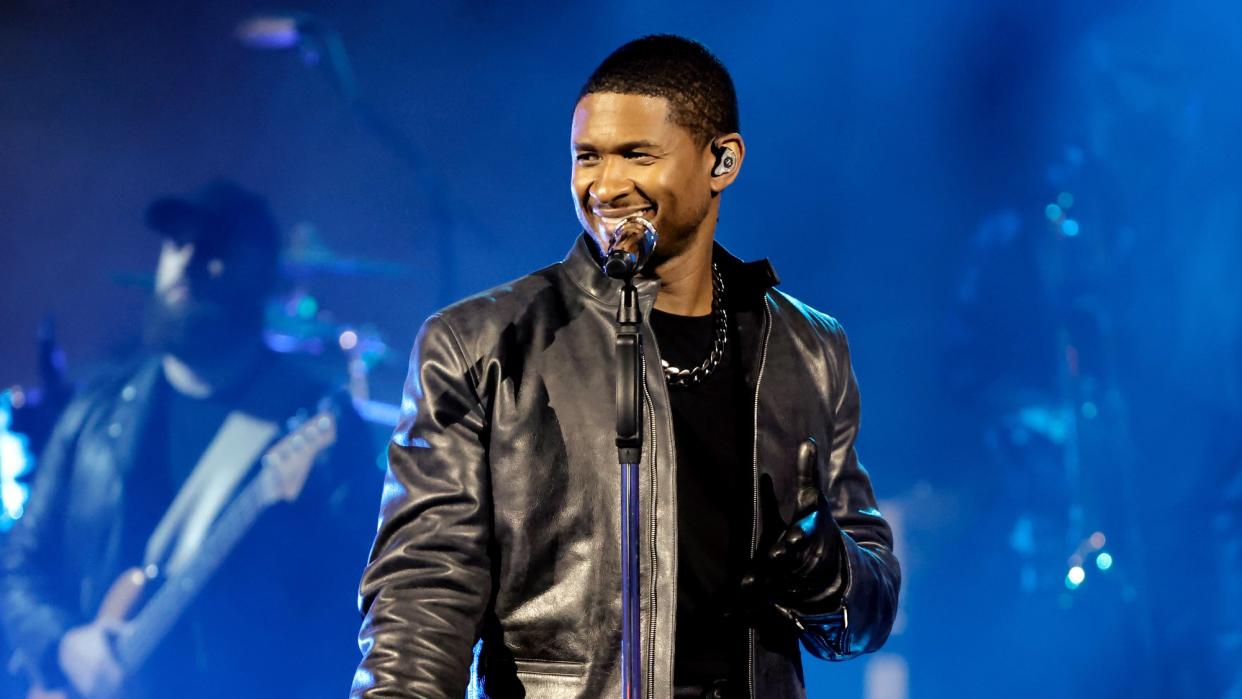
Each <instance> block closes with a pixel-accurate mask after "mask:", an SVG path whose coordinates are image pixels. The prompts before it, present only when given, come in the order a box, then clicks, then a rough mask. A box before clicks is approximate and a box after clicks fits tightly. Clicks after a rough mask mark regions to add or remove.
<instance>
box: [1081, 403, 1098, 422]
mask: <svg viewBox="0 0 1242 699" xmlns="http://www.w3.org/2000/svg"><path fill="white" fill-rule="evenodd" d="M1099 414H1100V409H1099V408H1098V407H1096V405H1095V403H1092V402H1091V401H1087V402H1086V403H1083V404H1082V416H1083V417H1085V418H1087V419H1088V420H1093V419H1095V416H1096V415H1099Z"/></svg>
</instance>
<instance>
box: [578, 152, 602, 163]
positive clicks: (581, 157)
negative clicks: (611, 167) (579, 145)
mask: <svg viewBox="0 0 1242 699" xmlns="http://www.w3.org/2000/svg"><path fill="white" fill-rule="evenodd" d="M574 160H576V161H578V162H580V163H593V162H595V161H596V160H599V155H598V154H596V153H579V154H577V155H575V156H574Z"/></svg>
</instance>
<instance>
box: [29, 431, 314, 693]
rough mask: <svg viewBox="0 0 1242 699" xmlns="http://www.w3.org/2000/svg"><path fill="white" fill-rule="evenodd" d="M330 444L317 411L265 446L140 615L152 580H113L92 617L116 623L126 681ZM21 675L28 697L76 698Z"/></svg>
mask: <svg viewBox="0 0 1242 699" xmlns="http://www.w3.org/2000/svg"><path fill="white" fill-rule="evenodd" d="M335 441H336V418H335V416H334V414H333V413H332V412H331V411H330V410H322V411H320V412H319V413H318V414H316V415H314V416H312V417H311V418H310V419H308V420H306V421H304V422H303V423H302V424H301V425H300V426H299V427H297V428H296V429H294V430H293V431H292V432H290V433H289V434H287V435H286V436H285V437H284V438H282V439H281V440H280V441H278V442H276V444H274V445H272V446H271V447H270V448H268V449H267V450H266V451H265V452H264V453H263V456H262V457H261V458H260V463H261V464H262V471H260V473H259V475H257V476H256V477H255V478H254V479H252V480H251V481H250V483H249V484H247V485H246V486H245V488H243V489H242V491H241V493H240V494H238V495H237V497H236V498H234V499H233V501H232V502H230V503H229V504H228V506H227V507H226V508H225V509H224V511H223V513H222V514H221V515H220V517H219V518H218V519H217V520H216V521H215V523H214V524H213V525H212V528H211V530H210V531H209V532H208V534H207V535H206V537H205V538H204V539H203V541H202V544H201V545H200V546H199V548H198V551H197V552H196V554H195V556H194V558H192V559H191V560H190V562H189V563H188V564H187V565H186V566H184V567H183V568H182V569H181V570H180V571H178V572H177V573H175V574H173V575H170V576H169V577H168V578H167V579H166V580H165V581H164V582H163V584H161V585H160V586H159V588H158V589H157V590H155V591H154V593H153V594H151V595H150V599H149V600H148V601H147V602H146V604H145V605H142V608H141V609H140V610H137V611H136V612H135V608H136V607H137V606H138V604H139V602H140V601H141V600H142V599H143V598H144V597H145V595H144V592H146V588H147V586H148V585H149V584H150V583H151V581H150V580H149V579H148V577H147V575H146V573H144V572H143V569H142V568H131V569H129V570H127V571H125V572H124V573H122V574H121V576H120V577H119V578H118V579H117V580H116V582H114V583H112V587H111V588H109V589H108V594H107V595H106V596H105V597H104V600H103V602H102V603H101V604H100V607H99V612H98V614H96V616H95V618H96V620H98V621H113V622H122V625H121V630H120V631H119V632H118V633H117V634H116V636H115V638H114V639H113V641H114V643H113V653H114V655H115V657H116V660H117V662H118V663H119V664H120V666H121V670H122V672H123V674H124V676H126V677H129V676H132V675H133V674H134V672H136V671H137V670H138V669H139V668H140V667H141V666H142V663H143V661H145V660H146V659H147V657H148V656H150V655H151V653H152V651H154V650H155V649H156V648H157V647H159V644H160V641H162V640H163V638H164V636H165V635H166V634H167V633H168V631H169V630H171V629H172V627H173V625H174V624H175V623H176V621H177V619H179V618H180V616H181V614H182V612H183V611H185V608H186V607H187V606H188V605H189V603H190V602H191V601H192V600H193V599H194V597H195V596H196V595H197V594H198V593H199V591H201V590H202V588H203V586H204V585H205V584H206V583H207V581H208V580H209V579H210V577H211V575H212V573H214V572H215V570H216V569H217V568H219V566H220V564H221V563H222V562H223V561H224V559H225V558H226V557H227V556H228V554H229V552H230V551H232V550H233V547H234V546H236V545H237V543H238V542H239V541H240V540H241V539H242V537H243V536H244V535H245V534H246V532H247V531H249V530H250V527H251V526H252V525H253V524H254V522H255V520H256V519H258V517H259V515H260V514H262V513H263V511H264V510H266V509H267V508H268V507H269V506H271V505H273V504H275V503H277V502H282V501H283V502H292V501H294V500H296V499H297V497H298V495H299V494H300V493H301V492H302V486H303V485H305V483H306V477H307V475H308V474H309V473H310V469H311V466H312V465H314V463H315V459H316V458H317V457H318V456H319V454H320V453H322V452H323V450H324V449H326V448H328V447H329V446H331V445H332V444H333V443H334V442H335ZM27 670H28V671H30V674H31V675H32V676H31V689H30V690H29V692H28V693H27V695H26V699H71V698H72V697H73V696H74V695H73V694H71V693H70V692H69V691H67V690H63V689H55V690H50V689H46V688H45V687H44V685H43V683H42V682H41V680H40V678H39V677H38V676H37V674H35V673H34V672H33V668H29V667H28V668H27ZM122 695H123V690H122Z"/></svg>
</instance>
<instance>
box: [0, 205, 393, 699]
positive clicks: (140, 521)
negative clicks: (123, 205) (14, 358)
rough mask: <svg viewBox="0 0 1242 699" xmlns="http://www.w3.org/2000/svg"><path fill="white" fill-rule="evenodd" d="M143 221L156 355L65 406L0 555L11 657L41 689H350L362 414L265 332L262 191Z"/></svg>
mask: <svg viewBox="0 0 1242 699" xmlns="http://www.w3.org/2000/svg"><path fill="white" fill-rule="evenodd" d="M146 223H147V225H148V226H149V227H150V228H151V229H153V230H154V231H156V232H157V233H158V234H159V235H160V240H161V245H162V247H161V249H160V256H159V263H158V268H157V270H156V281H155V294H154V298H153V299H152V302H151V305H150V308H149V312H148V314H147V318H146V324H145V328H144V335H145V337H144V339H145V344H146V346H147V347H148V349H149V352H148V353H145V354H144V355H143V356H139V357H135V358H133V360H132V361H131V362H130V363H129V364H128V365H127V366H125V367H123V368H121V369H119V370H117V371H113V372H109V373H108V374H107V375H106V376H102V377H101V378H99V379H98V380H95V381H92V382H91V383H90V384H89V385H88V386H87V387H86V388H85V389H84V390H82V391H81V392H80V393H79V395H78V396H77V397H76V398H75V399H74V400H73V402H72V403H70V405H69V406H68V407H67V409H66V410H65V412H64V414H63V415H62V416H61V418H60V420H59V422H58V423H57V425H56V427H55V430H54V431H53V433H52V435H51V438H50V441H49V443H48V445H47V447H46V449H45V450H44V452H43V455H42V458H41V459H40V461H39V464H38V467H37V470H36V472H35V476H34V481H33V485H32V488H31V496H30V500H29V502H28V503H27V507H26V512H25V515H24V516H23V517H22V518H21V519H20V520H18V522H17V524H16V525H15V526H14V529H13V531H12V532H11V534H10V535H9V537H8V539H7V542H6V545H5V548H4V550H3V555H2V557H0V609H2V610H3V611H2V612H0V623H2V624H3V628H4V631H5V633H6V636H7V638H8V641H9V643H10V645H11V646H12V647H13V648H15V649H17V653H16V655H15V657H14V658H13V661H12V662H11V663H10V667H11V669H14V670H19V671H21V672H22V673H23V674H25V675H26V676H27V677H29V678H30V680H31V684H32V686H33V687H34V688H35V689H34V690H32V695H31V696H66V693H67V695H69V696H79V695H80V696H84V697H88V698H91V699H93V698H96V697H109V696H127V697H128V696H177V697H181V698H182V699H185V698H187V697H197V696H209V695H210V696H231V697H243V696H255V697H260V696H261V697H269V696H298V697H311V696H325V697H326V696H339V695H341V694H344V693H345V692H346V691H348V687H347V685H345V684H344V680H343V679H342V678H344V677H348V675H349V673H348V670H349V668H350V667H351V666H352V664H353V662H354V654H355V652H356V651H355V650H354V645H353V637H354V632H355V630H356V628H357V622H356V619H357V616H356V615H357V612H356V609H355V606H354V605H355V599H356V589H355V581H356V579H357V576H358V573H359V571H360V570H361V568H362V565H363V563H364V562H365V555H366V548H367V545H368V544H369V543H370V540H371V538H372V535H373V533H374V520H373V515H372V512H373V508H374V502H375V499H376V496H377V495H378V491H379V487H380V482H379V474H378V472H377V471H375V470H374V469H371V468H368V465H369V464H370V463H372V458H371V456H369V455H368V447H367V446H366V442H365V440H364V439H363V430H362V429H361V423H360V421H359V420H358V418H357V415H356V414H355V413H354V412H353V410H352V407H351V406H350V404H349V402H348V401H347V400H346V401H326V402H325V401H321V398H323V397H324V396H325V394H326V393H327V391H328V387H327V386H324V385H321V384H320V383H319V382H318V381H316V380H313V379H311V378H310V377H309V376H307V375H305V374H303V373H302V372H301V371H299V370H297V369H295V368H293V367H292V366H291V363H290V361H288V360H287V358H285V357H282V356H281V355H278V354H276V353H274V352H272V351H270V350H269V349H267V347H266V346H265V345H264V343H263V337H262V329H263V309H264V302H265V300H266V296H267V294H268V293H269V292H270V291H271V290H272V288H273V286H274V283H275V281H276V279H277V272H278V254H279V250H280V242H279V239H280V236H279V231H278V228H277V226H276V223H275V221H274V220H273V218H272V215H271V213H270V212H269V209H268V206H267V204H266V202H265V201H264V200H263V199H262V198H261V197H259V196H257V195H255V194H253V193H250V192H247V191H245V190H243V189H241V188H240V187H238V186H236V185H234V184H231V183H228V182H221V181H217V182H213V183H211V184H209V185H208V186H206V187H205V188H203V189H202V190H200V191H199V192H197V193H195V194H193V195H191V196H188V197H166V198H163V199H159V200H157V201H155V202H154V203H152V204H151V205H150V207H149V208H148V209H147V212H146ZM326 403H332V404H333V409H332V410H330V411H327V412H322V413H319V414H315V413H316V410H318V409H319V407H317V406H319V405H321V404H326ZM299 418H300V419H301V420H302V423H301V427H300V429H299V428H298V419H299ZM291 429H297V433H296V435H295V436H293V437H292V438H291V439H285V440H282V441H281V442H280V443H279V444H278V446H279V448H278V449H275V450H273V449H272V444H273V442H275V441H276V440H277V439H278V438H279V437H280V435H281V433H283V432H286V431H288V430H291ZM325 454H330V455H331V456H330V458H327V459H325V458H319V457H322V456H324V455H325ZM260 457H262V458H260ZM303 479H304V480H303ZM281 500H286V501H290V502H280V501H281ZM269 506H270V508H269ZM234 544H235V545H234ZM137 571H141V574H138V572H137ZM115 580H119V581H122V582H118V583H117V585H118V587H117V588H115V589H116V591H117V592H116V593H115V594H110V592H109V591H110V587H111V586H113V581H115ZM170 581H171V582H170ZM144 583H145V584H144ZM139 584H142V587H143V588H144V591H143V594H142V597H141V598H139V599H137V600H134V601H132V602H130V601H129V600H124V599H121V597H123V595H122V594H121V591H122V590H127V589H129V586H135V587H136V586H137V585H139ZM148 591H150V592H148ZM101 605H102V606H103V607H104V608H103V609H102V610H101ZM118 605H119V607H128V608H129V609H128V610H125V609H119V607H118ZM118 611H120V613H118ZM120 616H125V617H128V619H129V621H127V622H122V621H120V620H119V619H118V617H120ZM39 692H46V694H40V693H39Z"/></svg>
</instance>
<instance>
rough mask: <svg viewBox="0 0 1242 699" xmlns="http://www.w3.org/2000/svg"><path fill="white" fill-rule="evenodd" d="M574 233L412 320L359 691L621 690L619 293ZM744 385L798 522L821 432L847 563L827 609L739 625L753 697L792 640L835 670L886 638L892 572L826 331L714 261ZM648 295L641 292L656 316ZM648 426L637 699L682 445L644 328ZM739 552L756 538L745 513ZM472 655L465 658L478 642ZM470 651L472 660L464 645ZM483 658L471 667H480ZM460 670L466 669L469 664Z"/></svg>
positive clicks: (366, 584)
mask: <svg viewBox="0 0 1242 699" xmlns="http://www.w3.org/2000/svg"><path fill="white" fill-rule="evenodd" d="M594 250H595V248H594V246H593V245H592V244H591V242H590V241H589V240H588V239H587V238H586V237H585V236H583V237H581V238H580V239H579V240H578V242H577V244H576V245H575V247H574V248H573V249H572V250H571V252H570V254H569V256H568V257H567V258H566V259H565V260H564V261H563V262H561V263H559V264H554V265H551V266H549V267H547V268H545V269H543V270H540V271H538V272H535V273H533V274H531V275H528V276H526V277H523V278H521V279H519V280H517V281H515V282H513V283H511V284H508V285H505V286H501V287H498V288H496V289H493V290H490V291H487V292H484V293H482V294H479V295H477V296H474V297H472V298H469V299H466V300H464V301H461V302H459V303H457V304H455V305H453V306H450V307H448V308H447V309H445V310H443V311H441V312H440V313H437V314H435V315H433V316H431V317H430V318H429V319H428V320H427V322H426V323H425V324H424V326H423V328H422V330H421V332H420V333H419V336H418V339H417V341H416V343H415V346H414V351H413V355H412V357H411V360H410V375H409V379H408V381H407V383H406V388H405V396H404V400H403V413H404V414H403V419H402V421H401V423H400V424H399V425H398V427H397V431H396V434H395V435H394V437H393V440H392V442H391V444H390V445H389V470H388V476H387V480H386V483H385V487H384V497H383V502H382V507H381V519H380V526H379V532H378V535H377V538H376V541H375V545H374V547H373V549H372V554H371V562H370V565H369V566H368V568H367V570H366V572H365V574H364V576H363V579H362V584H361V608H362V611H363V612H364V615H365V618H364V621H363V625H362V630H361V633H360V636H359V638H360V646H361V648H362V651H363V656H364V657H363V659H362V663H361V665H360V667H359V669H358V672H357V675H356V676H355V680H354V693H353V696H355V697H366V698H378V697H423V698H425V697H461V696H463V694H464V693H465V690H466V688H467V686H468V685H470V684H471V683H475V684H476V688H477V689H479V690H481V692H482V695H484V696H493V697H511V696H531V697H604V696H616V695H617V694H618V692H619V688H620V672H619V669H620V653H619V649H620V636H621V632H620V628H621V624H620V612H621V595H620V585H619V580H620V560H619V559H620V545H619V539H618V536H619V535H618V532H619V531H620V529H619V527H620V504H619V492H620V473H619V469H618V467H617V465H616V448H615V446H614V444H613V441H614V439H615V432H614V423H615V412H614V411H615V408H614V402H613V391H614V387H613V382H614V373H613V369H612V366H611V365H612V357H613V352H614V349H613V338H614V333H615V313H616V304H617V297H618V292H619V288H620V285H619V283H618V282H615V281H613V280H610V279H608V278H606V277H604V276H603V275H602V274H601V273H600V271H599V269H598V266H597V263H596V259H595V252H594ZM716 261H717V263H718V264H719V265H720V266H721V269H722V272H723V273H724V275H725V277H726V279H728V280H730V282H729V283H730V286H731V288H732V290H731V291H730V294H731V297H733V298H737V297H736V296H732V295H733V294H735V293H742V294H749V295H750V296H751V298H752V300H753V301H754V308H755V312H754V313H752V314H740V315H739V322H740V323H746V322H748V321H747V318H751V319H753V320H752V321H749V322H754V323H756V327H752V328H749V329H748V328H746V327H742V328H741V330H742V332H741V333H740V334H741V336H742V337H753V338H757V340H756V342H755V346H753V347H742V348H741V350H740V351H741V352H742V353H743V361H744V362H747V364H746V374H747V377H748V379H749V381H750V383H751V386H752V388H753V389H754V395H755V407H754V425H755V433H754V481H755V484H756V495H755V502H756V509H757V503H758V482H759V478H760V475H761V474H767V475H770V476H771V478H772V479H773V481H774V486H775V492H776V494H777V497H778V499H779V500H780V502H781V510H782V511H781V515H782V517H783V518H784V520H785V521H791V518H792V514H793V509H794V491H795V487H796V483H795V478H794V463H795V462H794V454H795V453H796V450H797V447H798V444H799V443H800V442H801V441H802V440H804V439H806V438H807V437H808V436H809V437H814V438H815V439H816V441H817V442H818V443H819V444H820V445H830V446H828V447H821V454H822V455H821V459H820V461H821V463H820V467H821V468H822V469H823V470H822V471H821V482H822V483H823V484H825V486H824V487H825V491H826V495H827V497H828V499H829V501H831V502H832V503H833V504H834V510H833V516H834V518H835V520H836V522H837V524H838V525H839V526H840V528H841V530H842V531H843V535H842V539H843V542H844V550H845V554H846V558H847V565H846V566H844V570H843V571H842V573H841V575H842V576H843V579H841V580H838V581H837V586H838V589H840V590H843V591H844V594H843V601H842V603H841V604H840V605H839V606H838V607H837V608H834V609H830V610H826V611H825V610H815V611H819V612H823V613H817V614H812V613H809V611H807V610H794V611H795V613H796V617H797V621H796V624H797V627H793V626H791V627H789V628H790V629H793V630H786V631H784V632H783V633H782V632H779V631H770V630H764V631H762V632H756V631H751V632H750V647H751V662H750V667H749V668H747V671H748V672H747V674H748V676H749V678H750V682H751V685H752V686H751V695H752V696H756V697H802V696H804V695H805V690H804V688H803V681H802V671H801V661H800V655H799V653H798V648H797V644H798V641H799V640H800V641H801V642H802V643H803V644H804V645H805V646H806V647H807V648H808V649H809V650H810V651H811V652H812V653H814V654H816V655H817V656H819V657H822V658H826V659H830V660H838V659H844V658H848V657H851V656H853V655H856V654H859V653H864V652H868V651H873V650H875V649H877V648H879V647H880V645H882V644H883V642H884V641H885V639H886V638H887V637H888V633H889V630H890V628H891V626H892V622H893V618H894V615H895V612H896V608H897V594H898V587H899V581H900V572H899V568H898V564H897V560H896V559H895V558H894V556H893V553H892V534H891V532H890V530H889V527H888V525H887V523H886V522H885V521H884V519H883V518H882V517H881V515H880V513H879V511H878V510H876V503H875V497H874V495H873V494H872V490H871V483H870V480H869V478H868V476H867V473H866V472H865V471H864V470H863V469H862V467H861V466H860V465H859V464H858V461H857V458H856V455H855V451H854V440H855V436H856V434H857V431H858V418H859V399H858V389H857V386H856V384H855V381H854V376H853V370H852V369H851V366H850V361H849V356H848V350H847V347H846V341H845V335H844V334H843V332H842V330H841V327H840V325H839V324H837V322H836V321H834V320H833V319H831V318H829V317H828V316H825V315H823V314H821V313H818V312H816V311H814V310H812V309H811V308H809V307H807V306H805V305H803V304H801V303H799V302H798V301H796V300H794V299H792V298H790V297H789V296H786V295H784V294H781V293H779V292H776V291H774V290H772V288H771V287H772V286H773V285H775V284H776V282H777V280H776V276H775V274H774V273H773V272H772V269H771V267H770V266H769V265H768V264H767V262H766V261H764V262H758V263H749V264H743V263H741V262H740V261H738V260H737V259H736V258H734V257H732V256H731V255H729V254H728V253H727V252H725V251H724V250H723V248H720V247H719V246H717V248H716ZM657 291H658V281H656V280H642V281H641V282H640V284H639V295H640V303H641V305H642V307H643V310H644V312H649V311H650V309H651V306H652V303H653V302H654V300H655V296H656V292H657ZM645 333H646V334H645V337H644V348H645V350H644V351H645V354H646V356H645V374H646V382H645V383H646V386H645V390H644V401H645V403H646V412H647V418H648V421H649V422H648V426H647V429H646V440H645V444H644V454H643V459H642V468H641V469H640V473H641V477H640V492H641V509H642V512H643V513H644V514H645V522H644V525H643V528H642V531H641V537H640V541H641V542H642V544H641V558H642V564H641V566H640V577H641V584H640V587H641V596H642V599H643V605H642V634H643V641H642V642H643V657H642V666H643V672H644V682H645V683H646V684H647V692H646V695H648V696H651V697H668V696H670V695H671V693H672V675H673V648H674V633H675V630H674V619H675V605H676V600H677V590H676V580H677V555H676V554H677V540H676V537H677V526H676V522H677V516H676V503H677V497H676V495H677V494H676V491H675V485H676V482H677V480H676V474H675V473H674V468H675V466H674V465H675V464H676V457H675V453H676V447H675V445H674V444H673V440H672V435H673V429H672V417H671V413H670V409H669V397H668V390H667V388H666V386H665V382H664V378H663V374H662V372H661V369H660V361H659V349H658V347H657V344H656V340H655V337H654V336H653V335H652V334H651V333H650V330H649V328H647V329H645ZM754 522H755V526H754V531H753V533H752V549H753V548H754V547H755V545H756V544H757V542H758V539H759V535H760V532H759V531H758V529H759V526H758V523H759V518H758V515H757V513H756V515H755V519H754ZM476 641H479V643H477V644H476ZM472 648H473V650H472ZM476 659H477V662H475V661H476ZM472 665H473V669H472Z"/></svg>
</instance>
